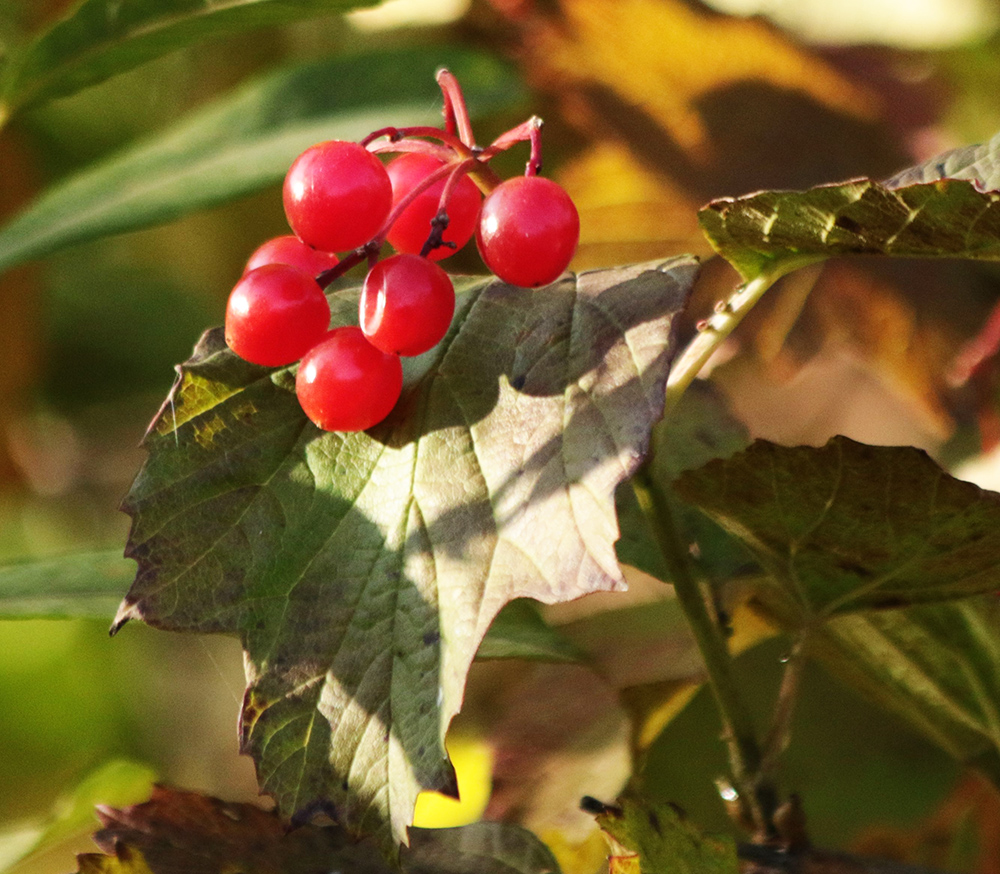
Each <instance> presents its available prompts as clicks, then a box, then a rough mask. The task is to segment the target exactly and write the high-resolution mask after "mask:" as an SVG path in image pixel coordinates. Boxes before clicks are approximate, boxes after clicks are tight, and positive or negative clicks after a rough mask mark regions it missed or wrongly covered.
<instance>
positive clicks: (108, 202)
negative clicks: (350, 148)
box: [0, 46, 521, 270]
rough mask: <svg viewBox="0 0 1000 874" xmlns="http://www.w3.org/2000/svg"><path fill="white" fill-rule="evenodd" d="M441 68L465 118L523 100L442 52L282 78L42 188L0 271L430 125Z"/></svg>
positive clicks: (310, 67)
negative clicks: (392, 133) (309, 157)
mask: <svg viewBox="0 0 1000 874" xmlns="http://www.w3.org/2000/svg"><path fill="white" fill-rule="evenodd" d="M442 64H444V65H446V66H448V67H449V68H450V69H451V70H452V72H454V73H455V75H456V76H458V78H459V79H460V80H461V82H462V85H463V88H464V90H465V93H466V96H467V99H468V101H469V105H470V111H472V112H473V113H476V112H481V111H484V110H485V109H490V108H497V107H501V106H509V105H510V104H511V103H512V102H513V101H515V100H517V99H518V98H519V97H520V95H521V90H520V86H519V85H518V84H517V80H516V78H514V76H513V74H512V73H511V71H510V70H509V68H507V67H506V66H505V65H503V64H501V63H500V62H499V61H496V60H494V59H492V58H490V57H488V56H485V55H482V54H477V53H475V52H470V51H466V50H460V49H455V48H444V47H439V46H432V47H427V46H424V47H419V48H407V49H396V50H390V49H380V50H379V51H377V52H371V53H367V54H359V55H356V56H353V57H344V56H338V57H336V58H334V59H332V60H327V61H322V62H318V63H312V64H307V65H302V66H296V67H294V68H291V69H285V70H279V71H278V72H276V73H273V74H271V75H268V76H266V77H263V78H261V79H258V80H256V81H254V82H251V83H250V84H248V85H246V86H245V87H243V88H241V89H240V90H239V91H237V92H236V94H235V95H233V96H230V97H226V98H224V99H222V100H220V101H218V102H216V103H215V104H213V105H211V106H209V107H207V108H205V109H202V110H200V111H198V112H196V113H195V114H193V115H191V116H189V117H188V118H186V119H184V120H182V121H181V122H179V123H178V124H177V125H175V126H174V127H173V128H171V129H170V130H167V131H164V132H161V133H159V134H158V135H156V136H155V137H153V138H151V139H149V140H146V141H145V142H143V143H140V144H138V145H135V146H133V147H131V148H129V149H127V150H126V151H124V152H121V153H119V154H117V155H115V156H112V157H111V158H108V159H107V160H105V161H103V162H101V163H100V164H98V165H96V166H93V167H90V168H88V169H86V170H83V171H81V172H80V173H78V174H76V175H75V176H72V177H71V178H69V179H67V180H64V181H62V182H60V183H58V184H57V185H56V186H55V187H53V188H51V189H49V190H48V191H47V192H46V193H44V194H43V195H42V196H41V197H39V198H38V199H37V200H35V201H34V202H33V203H32V204H30V205H29V206H28V207H27V208H26V210H25V211H24V212H22V213H20V214H19V215H18V216H16V217H15V218H14V219H13V220H12V221H11V222H10V223H9V224H7V225H6V226H5V227H4V228H2V229H0V270H6V269H7V268H9V267H11V266H13V265H15V264H18V263H20V262H22V261H26V260H29V259H31V258H38V257H41V256H43V255H47V254H50V253H51V252H54V251H56V250H57V249H60V248H63V247H65V246H69V245H73V244H75V243H81V242H84V241H86V240H91V239H94V238H97V237H101V236H105V235H108V234H116V233H122V232H124V231H131V230H137V229H139V228H145V227H149V226H151V225H155V224H159V223H162V222H166V221H170V220H172V219H174V218H177V217H178V216H180V215H183V214H185V213H188V212H191V211H193V210H196V209H204V208H206V207H209V206H214V205H216V204H219V203H222V202H224V201H227V200H231V199H233V198H236V197H240V196H242V195H245V194H249V193H251V192H253V191H257V190H258V189H260V188H263V187H264V186H266V185H270V184H272V183H276V182H278V181H280V180H281V179H282V178H283V177H284V175H285V172H286V171H287V170H288V167H289V165H290V164H291V162H292V161H293V160H294V159H295V157H296V156H297V155H298V154H299V153H300V152H302V151H303V150H304V149H306V148H308V147H309V146H311V145H312V144H313V143H316V142H320V141H322V140H327V139H347V140H357V139H360V138H361V137H363V136H365V135H367V134H368V133H370V132H371V131H373V130H378V129H379V128H381V127H385V126H387V125H400V124H437V123H439V122H440V119H441V114H440V105H441V104H440V101H441V98H440V92H439V90H438V87H437V85H436V84H435V81H434V71H435V70H436V69H437V67H439V66H441V65H442ZM400 70H406V71H407V75H406V76H400V75H399V71H400Z"/></svg>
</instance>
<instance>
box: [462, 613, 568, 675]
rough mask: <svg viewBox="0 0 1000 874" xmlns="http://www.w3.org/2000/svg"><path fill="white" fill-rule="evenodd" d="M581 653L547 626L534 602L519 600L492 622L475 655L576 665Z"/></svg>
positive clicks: (485, 657)
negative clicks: (572, 663) (574, 663)
mask: <svg viewBox="0 0 1000 874" xmlns="http://www.w3.org/2000/svg"><path fill="white" fill-rule="evenodd" d="M582 655H583V654H582V652H581V651H580V650H579V649H578V648H577V647H576V646H574V645H573V643H572V642H571V641H570V640H569V639H567V638H566V637H564V636H563V635H562V634H560V633H559V631H557V630H556V629H555V628H553V627H552V626H551V625H549V624H548V623H547V622H546V621H545V620H544V619H543V618H542V614H541V613H539V611H538V608H537V606H535V604H534V602H532V601H530V600H529V599H527V598H518V599H517V600H516V601H511V602H510V603H509V604H507V605H506V606H505V607H504V608H503V609H502V610H501V611H500V612H499V613H498V614H497V616H496V619H494V620H493V624H492V625H491V626H490V629H489V631H487V632H486V637H484V638H483V642H482V643H481V644H480V645H479V650H478V651H477V653H476V657H477V658H481V659H529V660H537V661H543V662H576V661H579V660H580V658H581V657H582Z"/></svg>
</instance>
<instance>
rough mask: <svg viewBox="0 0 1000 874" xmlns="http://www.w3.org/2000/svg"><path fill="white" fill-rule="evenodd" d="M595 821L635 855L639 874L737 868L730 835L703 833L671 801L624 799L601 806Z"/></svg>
mask: <svg viewBox="0 0 1000 874" xmlns="http://www.w3.org/2000/svg"><path fill="white" fill-rule="evenodd" d="M597 824H598V825H599V826H600V827H601V828H602V829H604V831H606V832H607V833H608V834H610V835H611V836H612V837H613V838H614V839H615V840H616V841H617V842H618V843H619V844H620V845H621V846H622V847H624V848H625V849H626V850H629V851H631V852H632V853H635V854H638V857H639V868H638V870H639V871H641V872H642V874H663V872H666V871H669V872H672V874H736V872H737V871H738V870H739V864H738V862H737V858H736V843H735V842H734V841H733V839H732V838H731V837H729V836H723V835H719V836H712V837H708V836H706V835H703V834H702V833H701V831H700V830H699V829H698V828H697V827H696V826H695V825H693V824H692V823H690V822H688V820H687V819H686V817H685V816H684V815H683V813H682V812H681V811H680V810H679V809H678V808H677V807H675V806H674V805H672V804H655V805H654V804H651V803H649V802H644V801H640V800H639V799H635V798H625V799H622V801H621V806H620V807H604V808H603V810H602V812H600V813H598V814H597ZM616 855H618V854H616ZM620 855H625V854H620ZM624 867H625V870H634V867H631V866H624ZM612 870H614V867H613V868H612Z"/></svg>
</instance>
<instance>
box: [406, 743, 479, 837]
mask: <svg viewBox="0 0 1000 874" xmlns="http://www.w3.org/2000/svg"><path fill="white" fill-rule="evenodd" d="M445 747H446V748H447V750H448V755H449V756H450V757H451V763H452V765H453V766H454V768H455V776H456V777H457V778H458V796H459V797H458V798H450V797H449V796H447V795H442V794H441V793H440V792H421V793H420V794H419V795H418V796H417V806H416V808H415V810H414V812H413V824H414V825H415V826H417V827H418V828H451V827H452V826H459V825H468V824H469V823H471V822H476V820H478V819H479V818H480V817H481V816H482V815H483V811H484V810H485V809H486V803H487V802H488V801H489V800H490V789H491V788H492V785H493V782H492V771H493V752H492V750H491V749H490V746H489V744H488V743H487V742H486V740H485V739H483V738H482V737H477V736H473V735H458V736H454V737H453V736H452V735H449V736H448V740H447V742H446V743H445Z"/></svg>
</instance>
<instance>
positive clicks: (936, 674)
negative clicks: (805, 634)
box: [809, 595, 1000, 786]
mask: <svg viewBox="0 0 1000 874" xmlns="http://www.w3.org/2000/svg"><path fill="white" fill-rule="evenodd" d="M809 652H810V654H811V655H813V656H815V657H817V658H819V659H820V660H821V661H822V662H823V663H824V664H825V665H826V667H827V668H828V669H829V670H830V671H831V672H832V673H833V674H834V675H836V676H838V677H840V678H841V679H842V680H845V681H846V682H848V683H849V684H850V685H852V686H854V687H855V688H856V689H858V690H859V691H860V692H862V693H863V694H865V695H867V696H868V697H869V698H870V699H872V700H873V701H874V702H875V703H877V704H879V705H881V706H882V707H885V708H886V709H888V710H890V711H893V712H895V713H897V714H899V715H900V716H902V717H903V718H904V719H906V720H907V721H909V722H910V723H911V724H912V725H914V726H915V727H916V728H917V729H919V730H920V731H922V732H923V733H924V734H925V735H926V736H927V737H929V738H930V739H931V740H933V741H935V742H936V743H937V744H939V745H940V746H941V747H942V748H943V749H944V750H945V751H946V752H948V753H949V754H950V755H952V756H954V757H955V758H956V759H958V760H959V761H961V762H965V763H968V764H970V765H973V766H975V767H977V768H979V769H980V770H981V771H983V772H984V773H985V774H986V775H987V776H988V777H989V778H990V779H991V780H992V781H993V782H994V783H995V784H996V785H997V786H1000V704H998V702H1000V603H998V601H997V599H996V596H995V595H990V596H987V597H982V598H971V599H964V600H962V601H958V602H954V603H942V604H925V605H920V606H916V607H909V608H906V609H903V610H885V611H868V612H863V613H856V614H851V615H848V616H839V617H836V618H834V619H832V620H830V621H829V622H827V623H824V624H823V625H822V626H821V627H820V628H818V629H816V630H815V631H814V632H813V634H812V635H811V637H810V644H809Z"/></svg>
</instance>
